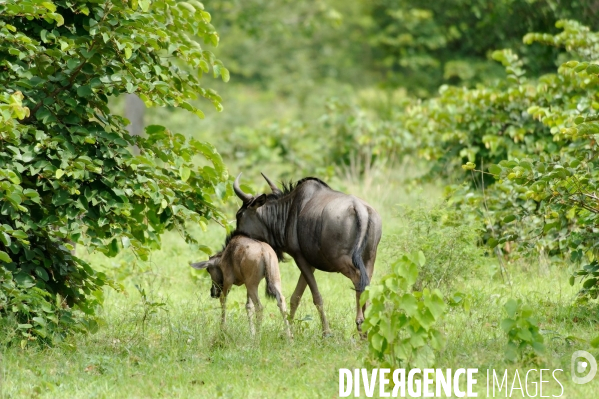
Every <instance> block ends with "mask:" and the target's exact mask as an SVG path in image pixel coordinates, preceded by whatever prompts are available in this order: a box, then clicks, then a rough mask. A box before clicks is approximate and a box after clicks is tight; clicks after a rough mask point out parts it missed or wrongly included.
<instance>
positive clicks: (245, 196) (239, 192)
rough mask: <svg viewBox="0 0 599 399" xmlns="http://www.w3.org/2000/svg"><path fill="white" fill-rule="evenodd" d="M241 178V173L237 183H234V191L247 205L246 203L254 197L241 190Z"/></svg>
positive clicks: (236, 179)
mask: <svg viewBox="0 0 599 399" xmlns="http://www.w3.org/2000/svg"><path fill="white" fill-rule="evenodd" d="M240 177H241V173H240V174H238V175H237V177H236V178H235V183H233V190H235V194H237V196H238V197H239V199H240V200H242V201H243V203H244V204H245V203H246V202H249V201H250V200H251V199H252V196H251V195H249V194H246V193H244V192H243V190H241V188H240V187H239V178H240Z"/></svg>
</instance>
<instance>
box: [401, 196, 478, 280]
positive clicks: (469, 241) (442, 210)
mask: <svg viewBox="0 0 599 399" xmlns="http://www.w3.org/2000/svg"><path fill="white" fill-rule="evenodd" d="M471 213H472V212H471V211H470V212H468V211H459V210H456V209H455V208H452V207H451V206H449V205H448V204H437V205H434V206H432V207H430V206H417V207H410V208H405V209H404V210H403V211H402V212H401V214H400V218H401V220H402V221H403V222H404V226H403V228H402V231H401V233H399V234H397V235H396V236H394V237H392V238H391V239H392V240H393V242H394V243H393V248H394V249H393V251H394V252H395V256H401V255H400V254H401V253H410V252H414V251H417V250H420V251H422V252H423V254H424V256H425V257H426V260H427V261H426V263H423V264H421V265H419V268H418V280H417V282H416V287H417V288H418V289H419V290H420V289H422V288H430V289H434V288H440V289H442V290H443V291H444V292H450V291H451V288H452V287H453V286H454V285H455V284H457V283H459V282H461V281H463V280H464V279H467V278H469V277H472V276H473V275H474V274H476V273H477V272H478V271H479V269H480V267H481V265H482V264H484V263H485V262H486V259H485V258H484V249H483V248H481V247H480V246H479V245H478V242H479V236H480V234H481V227H480V225H479V223H478V222H477V221H476V220H474V217H473V216H468V215H469V214H471Z"/></svg>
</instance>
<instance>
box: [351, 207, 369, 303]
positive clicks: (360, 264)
mask: <svg viewBox="0 0 599 399" xmlns="http://www.w3.org/2000/svg"><path fill="white" fill-rule="evenodd" d="M354 209H355V211H356V224H357V227H358V239H357V240H356V243H355V245H354V248H353V251H352V252H353V253H352V262H353V264H354V266H355V267H356V269H358V270H359V271H360V283H359V284H358V287H357V291H360V292H362V291H364V289H365V288H366V286H367V285H368V284H370V279H369V278H368V273H367V272H366V266H365V265H364V260H363V259H362V252H364V248H365V247H366V233H368V211H367V210H366V208H365V207H364V205H363V204H362V203H360V202H358V201H355V203H354Z"/></svg>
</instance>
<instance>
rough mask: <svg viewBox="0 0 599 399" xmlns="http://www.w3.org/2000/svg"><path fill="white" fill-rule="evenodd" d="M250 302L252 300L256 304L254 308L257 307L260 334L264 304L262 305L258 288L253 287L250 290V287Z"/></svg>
mask: <svg viewBox="0 0 599 399" xmlns="http://www.w3.org/2000/svg"><path fill="white" fill-rule="evenodd" d="M248 297H249V298H248V300H250V299H251V301H252V302H253V303H254V306H255V307H256V322H257V323H256V324H257V327H258V328H257V330H258V333H259V332H260V327H261V326H262V309H263V307H262V304H261V303H260V298H259V297H258V287H257V286H256V287H252V288H251V289H250V287H248Z"/></svg>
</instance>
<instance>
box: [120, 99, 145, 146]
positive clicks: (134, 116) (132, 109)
mask: <svg viewBox="0 0 599 399" xmlns="http://www.w3.org/2000/svg"><path fill="white" fill-rule="evenodd" d="M145 113H146V105H145V104H144V102H143V101H141V100H140V98H139V97H137V95H135V94H127V96H126V97H125V118H127V119H129V122H131V123H130V124H129V126H127V130H129V134H131V135H134V136H140V135H141V134H142V133H143V131H144V114H145ZM133 153H134V154H139V148H137V146H134V147H133Z"/></svg>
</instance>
